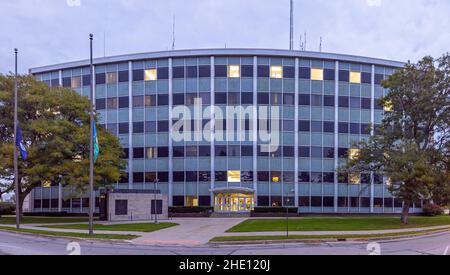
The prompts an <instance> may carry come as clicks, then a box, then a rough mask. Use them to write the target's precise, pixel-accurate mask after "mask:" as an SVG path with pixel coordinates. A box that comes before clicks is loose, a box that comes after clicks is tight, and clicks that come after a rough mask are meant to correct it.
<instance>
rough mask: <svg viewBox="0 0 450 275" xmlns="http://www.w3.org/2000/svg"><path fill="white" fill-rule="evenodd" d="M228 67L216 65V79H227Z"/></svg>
mask: <svg viewBox="0 0 450 275" xmlns="http://www.w3.org/2000/svg"><path fill="white" fill-rule="evenodd" d="M227 72H228V70H227V65H215V66H214V75H215V77H227V76H228V75H227Z"/></svg>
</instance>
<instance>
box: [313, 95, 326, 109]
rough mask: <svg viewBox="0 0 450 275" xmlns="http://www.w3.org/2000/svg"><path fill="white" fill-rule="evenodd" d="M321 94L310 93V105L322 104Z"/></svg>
mask: <svg viewBox="0 0 450 275" xmlns="http://www.w3.org/2000/svg"><path fill="white" fill-rule="evenodd" d="M322 98H323V97H322V96H321V95H311V106H320V107H321V106H322V105H323V102H322Z"/></svg>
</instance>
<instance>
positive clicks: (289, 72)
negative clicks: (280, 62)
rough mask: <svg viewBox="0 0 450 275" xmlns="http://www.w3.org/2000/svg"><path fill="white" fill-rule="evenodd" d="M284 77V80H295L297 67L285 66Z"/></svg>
mask: <svg viewBox="0 0 450 275" xmlns="http://www.w3.org/2000/svg"><path fill="white" fill-rule="evenodd" d="M283 77H284V78H295V67H292V66H283Z"/></svg>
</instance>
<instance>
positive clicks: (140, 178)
mask: <svg viewBox="0 0 450 275" xmlns="http://www.w3.org/2000/svg"><path fill="white" fill-rule="evenodd" d="M133 182H134V183H137V182H138V183H141V182H144V173H143V172H134V173H133Z"/></svg>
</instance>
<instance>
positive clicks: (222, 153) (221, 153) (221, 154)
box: [214, 145, 227, 157]
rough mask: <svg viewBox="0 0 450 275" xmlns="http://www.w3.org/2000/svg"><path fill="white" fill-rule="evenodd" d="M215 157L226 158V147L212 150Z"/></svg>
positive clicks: (218, 146) (217, 147)
mask: <svg viewBox="0 0 450 275" xmlns="http://www.w3.org/2000/svg"><path fill="white" fill-rule="evenodd" d="M214 150H215V156H216V157H226V156H227V146H226V145H217V146H215V148H214Z"/></svg>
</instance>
